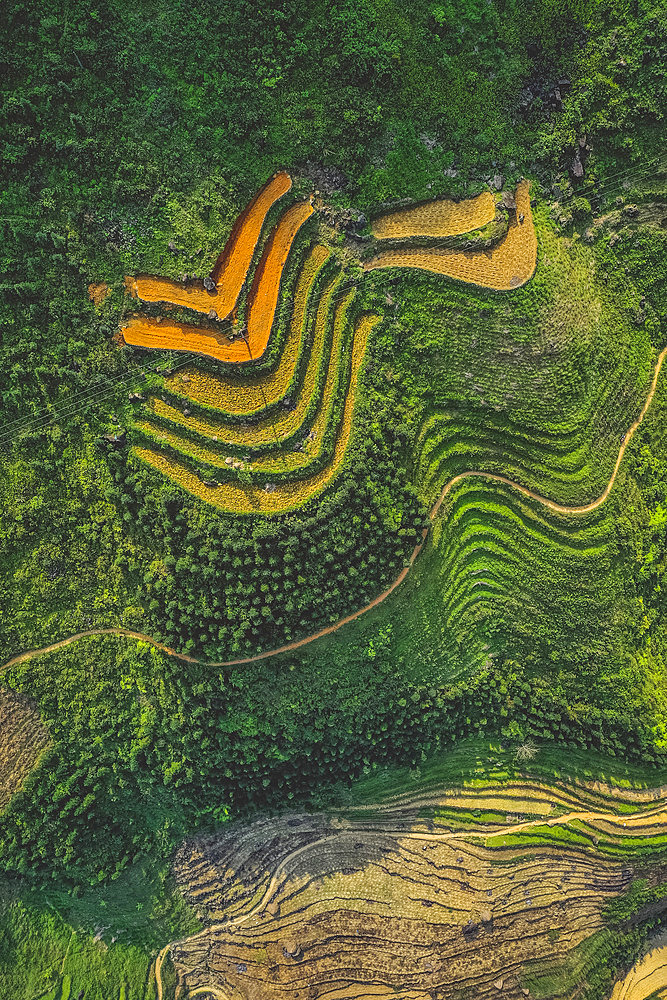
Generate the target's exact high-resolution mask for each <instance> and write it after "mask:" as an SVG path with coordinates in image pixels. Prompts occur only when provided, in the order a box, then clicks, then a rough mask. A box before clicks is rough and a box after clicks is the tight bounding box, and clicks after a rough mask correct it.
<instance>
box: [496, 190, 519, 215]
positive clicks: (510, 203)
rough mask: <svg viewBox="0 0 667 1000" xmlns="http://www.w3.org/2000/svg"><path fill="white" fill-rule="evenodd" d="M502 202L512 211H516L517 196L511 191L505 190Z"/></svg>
mask: <svg viewBox="0 0 667 1000" xmlns="http://www.w3.org/2000/svg"><path fill="white" fill-rule="evenodd" d="M500 204H501V205H502V206H503V207H504V208H506V209H507V210H508V211H510V212H516V198H515V197H514V195H513V194H512V192H511V191H504V192H503V196H502V198H501V199H500Z"/></svg>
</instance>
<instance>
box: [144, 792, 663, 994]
mask: <svg viewBox="0 0 667 1000" xmlns="http://www.w3.org/2000/svg"><path fill="white" fill-rule="evenodd" d="M666 820H667V800H666V799H665V790H664V789H660V790H655V791H643V792H642V791H635V790H630V789H628V790H627V791H622V790H620V789H610V788H607V787H605V786H602V785H599V784H598V785H587V786H585V785H578V786H576V787H574V786H567V785H555V786H546V785H543V784H540V783H538V782H532V781H528V780H523V781H513V782H511V781H510V782H507V783H505V784H501V785H500V786H498V785H491V784H490V783H487V782H485V781H476V782H472V783H471V784H469V785H466V786H464V787H462V788H459V789H456V788H442V787H440V788H438V787H429V786H428V785H427V786H426V787H425V788H423V789H420V790H419V791H416V792H413V793H407V792H405V791H404V790H403V791H401V792H400V793H399V794H395V795H393V796H391V797H389V798H385V799H384V800H383V801H382V803H381V804H379V805H365V806H356V807H350V808H348V809H347V810H344V811H342V812H339V813H338V814H337V815H335V816H324V815H303V814H295V815H289V816H285V817H283V818H280V819H276V818H275V817H274V818H271V819H260V820H257V821H255V822H254V823H252V824H251V825H250V826H247V827H245V828H239V829H235V830H230V831H229V833H227V834H225V835H224V836H222V837H210V838H204V839H199V840H196V841H193V842H190V843H187V844H185V845H184V846H183V847H182V849H181V850H180V852H179V854H178V856H177V858H176V864H175V870H176V876H177V879H178V881H179V883H180V885H181V887H182V889H183V891H184V893H185V895H186V898H187V899H188V901H189V902H190V903H191V904H192V905H193V906H194V907H195V908H196V909H197V911H198V912H199V914H200V916H201V919H202V920H203V921H204V923H205V925H206V926H205V929H204V930H203V931H201V932H199V933H197V934H195V935H193V936H192V937H189V938H186V939H185V940H181V941H178V942H175V943H173V944H171V945H170V946H167V948H165V949H164V950H163V952H162V953H161V955H160V957H159V960H158V967H157V968H158V973H159V970H160V969H161V967H162V964H163V963H164V960H165V957H166V955H167V953H168V954H169V955H170V956H171V960H172V962H173V965H174V967H175V969H176V972H177V975H178V981H179V988H180V989H182V990H184V991H185V994H184V995H186V996H196V995H206V996H215V997H227V998H233V1000H245V998H255V997H257V998H259V997H261V998H262V1000H264V998H267V1000H268V998H270V997H274V996H275V997H279V996H285V995H286V993H289V995H290V996H295V997H296V996H304V997H314V996H318V997H320V996H335V997H341V998H349V1000H361V998H368V997H390V996H391V997H396V996H398V997H401V998H403V1000H427V998H434V997H435V998H437V1000H446V998H447V1000H448V998H450V997H451V998H459V997H461V996H468V995H469V996H475V998H478V997H479V998H486V997H496V996H506V997H510V998H516V1000H520V998H522V997H524V996H530V995H534V996H538V995H539V996H542V997H548V996H556V995H558V996H562V995H565V994H561V993H553V992H549V987H548V982H549V980H547V979H545V978H544V975H542V970H549V969H552V968H553V967H554V966H558V964H559V963H560V964H562V963H564V962H566V961H571V960H572V955H576V954H577V950H578V949H580V948H581V947H582V946H586V945H587V943H589V942H591V941H593V940H595V935H596V933H598V932H603V933H604V931H603V927H604V918H603V912H602V911H603V909H604V907H605V905H606V904H607V903H608V902H609V901H610V900H612V899H614V898H615V897H617V896H618V895H619V894H621V893H623V892H625V891H626V890H627V889H628V888H629V886H630V885H631V884H632V882H633V878H634V877H635V875H636V871H637V870H638V869H639V867H640V865H641V858H642V856H643V855H645V853H646V851H648V850H651V851H664V850H665V846H667V838H666V836H665V821H666ZM663 867H664V866H663ZM545 975H546V972H545ZM157 978H158V982H159V981H160V976H159V974H158V977H157ZM621 995H623V994H621ZM646 995H647V994H644V996H646ZM633 996H634V995H633ZM642 1000H643V998H642Z"/></svg>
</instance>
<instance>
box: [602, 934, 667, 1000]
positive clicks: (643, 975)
mask: <svg viewBox="0 0 667 1000" xmlns="http://www.w3.org/2000/svg"><path fill="white" fill-rule="evenodd" d="M665 997H667V931H662V932H661V933H659V934H657V935H656V936H655V937H652V938H651V939H650V940H649V942H648V947H647V950H646V954H644V955H642V957H641V958H640V959H639V960H638V961H637V963H636V964H635V965H633V967H632V969H631V970H630V972H629V973H628V974H627V976H626V977H625V979H624V980H622V982H620V983H616V985H615V986H614V990H613V992H612V994H611V997H610V1000H649V998H652V1000H665Z"/></svg>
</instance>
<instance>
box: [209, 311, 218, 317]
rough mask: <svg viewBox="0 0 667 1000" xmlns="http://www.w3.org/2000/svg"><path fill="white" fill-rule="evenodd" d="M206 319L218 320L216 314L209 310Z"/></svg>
mask: <svg viewBox="0 0 667 1000" xmlns="http://www.w3.org/2000/svg"><path fill="white" fill-rule="evenodd" d="M208 318H209V319H217V318H218V314H217V312H216V311H215V309H209V311H208Z"/></svg>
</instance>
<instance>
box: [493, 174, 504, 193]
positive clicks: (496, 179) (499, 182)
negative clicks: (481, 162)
mask: <svg viewBox="0 0 667 1000" xmlns="http://www.w3.org/2000/svg"><path fill="white" fill-rule="evenodd" d="M504 183H505V178H504V177H503V175H502V174H494V175H493V179H492V181H491V187H492V188H495V189H496V191H500V190H501V189H502V186H503V184H504Z"/></svg>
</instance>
